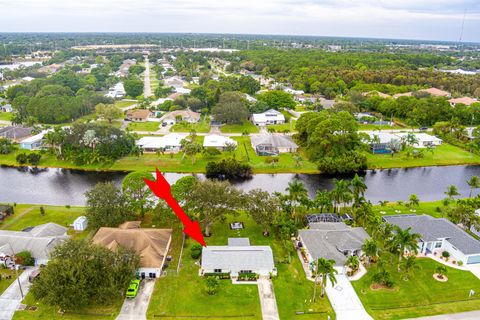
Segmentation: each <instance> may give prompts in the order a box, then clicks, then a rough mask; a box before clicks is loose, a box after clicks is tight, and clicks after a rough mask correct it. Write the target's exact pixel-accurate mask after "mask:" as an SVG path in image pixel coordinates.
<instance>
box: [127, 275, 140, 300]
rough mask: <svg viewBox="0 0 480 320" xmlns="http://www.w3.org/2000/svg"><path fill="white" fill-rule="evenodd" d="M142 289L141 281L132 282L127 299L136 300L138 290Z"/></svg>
mask: <svg viewBox="0 0 480 320" xmlns="http://www.w3.org/2000/svg"><path fill="white" fill-rule="evenodd" d="M139 287H140V280H138V279H135V280H132V281H130V285H129V286H128V289H127V298H135V297H136V296H137V293H138V288H139Z"/></svg>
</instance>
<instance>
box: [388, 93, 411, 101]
mask: <svg viewBox="0 0 480 320" xmlns="http://www.w3.org/2000/svg"><path fill="white" fill-rule="evenodd" d="M411 96H412V93H411V92H404V93H395V94H394V95H393V96H392V97H393V98H394V99H397V98H400V97H411Z"/></svg>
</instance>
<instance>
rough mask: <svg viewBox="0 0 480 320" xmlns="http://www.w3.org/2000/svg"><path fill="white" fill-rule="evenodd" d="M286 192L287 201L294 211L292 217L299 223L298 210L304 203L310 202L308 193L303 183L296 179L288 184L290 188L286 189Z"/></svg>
mask: <svg viewBox="0 0 480 320" xmlns="http://www.w3.org/2000/svg"><path fill="white" fill-rule="evenodd" d="M285 191H287V192H288V194H287V200H288V204H289V206H290V208H291V210H292V217H293V218H294V219H295V221H296V222H298V216H297V210H298V207H299V206H300V205H302V203H304V202H305V201H306V200H308V191H307V189H306V188H305V185H304V184H303V182H301V181H300V180H298V179H296V178H295V179H293V181H291V182H289V183H288V187H287V188H286V189H285Z"/></svg>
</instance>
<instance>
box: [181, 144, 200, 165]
mask: <svg viewBox="0 0 480 320" xmlns="http://www.w3.org/2000/svg"><path fill="white" fill-rule="evenodd" d="M201 151H202V146H201V145H200V144H198V143H197V142H195V141H189V142H188V143H186V144H185V145H184V146H183V152H184V153H185V155H187V156H189V157H192V164H194V163H195V161H196V156H197V153H200V152H201Z"/></svg>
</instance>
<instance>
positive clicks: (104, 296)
mask: <svg viewBox="0 0 480 320" xmlns="http://www.w3.org/2000/svg"><path fill="white" fill-rule="evenodd" d="M139 261H140V258H139V257H138V256H137V255H136V254H135V253H134V252H133V251H130V250H126V249H124V248H122V247H119V248H118V249H117V250H116V252H112V251H110V250H108V249H106V248H103V247H99V246H96V245H93V244H91V243H90V242H88V241H77V240H67V241H66V242H64V243H63V244H61V245H59V246H57V247H56V248H55V250H54V251H53V252H52V254H51V257H50V261H49V263H48V264H47V265H46V266H45V267H44V268H42V275H41V277H39V278H37V279H36V280H35V281H34V282H33V284H32V287H31V292H32V294H33V296H34V297H35V298H36V299H38V300H40V301H42V302H43V303H45V304H46V305H51V306H57V307H60V308H61V309H67V310H79V309H82V308H84V307H87V306H91V305H102V304H108V303H112V302H113V301H118V300H119V299H121V298H122V296H123V294H124V293H125V288H126V287H127V286H128V284H129V282H130V280H131V279H132V278H133V277H134V276H135V271H136V269H137V268H138V267H139ZM101 270H103V271H104V272H101Z"/></svg>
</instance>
